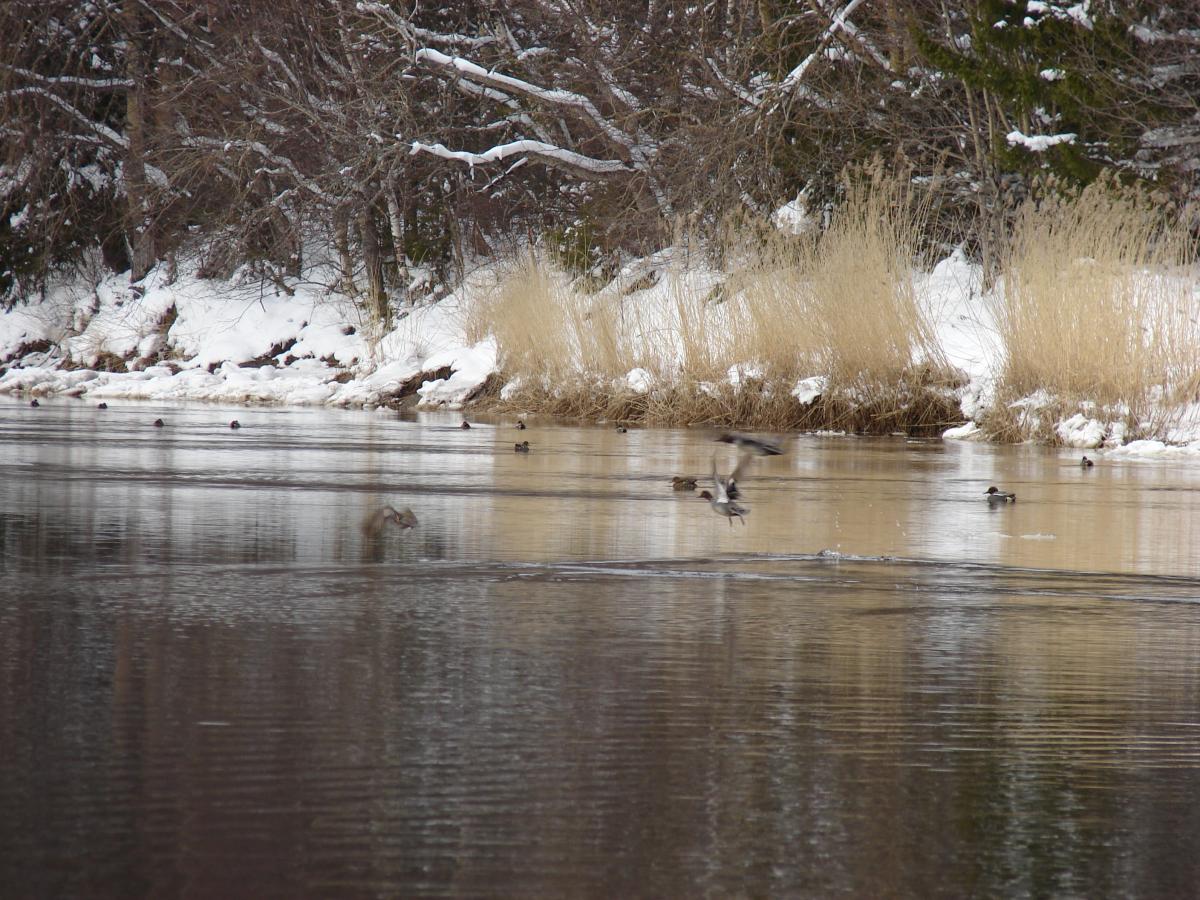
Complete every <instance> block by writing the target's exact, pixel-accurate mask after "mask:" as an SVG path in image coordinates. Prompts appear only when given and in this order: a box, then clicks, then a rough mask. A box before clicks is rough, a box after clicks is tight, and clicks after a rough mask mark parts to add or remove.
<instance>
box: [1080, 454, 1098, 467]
mask: <svg viewBox="0 0 1200 900" xmlns="http://www.w3.org/2000/svg"><path fill="white" fill-rule="evenodd" d="M1095 464H1096V463H1095V462H1094V461H1093V460H1090V459H1088V458H1087V456H1086V455H1085V456H1084V457H1083V459H1081V460H1080V461H1079V465H1080V466H1082V467H1083V468H1085V469H1090V468H1091V467H1092V466H1094V465H1095Z"/></svg>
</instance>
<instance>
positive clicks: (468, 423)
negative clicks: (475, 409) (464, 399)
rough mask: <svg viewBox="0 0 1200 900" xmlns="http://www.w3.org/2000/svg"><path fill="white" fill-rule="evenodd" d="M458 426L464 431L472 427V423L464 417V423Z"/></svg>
mask: <svg viewBox="0 0 1200 900" xmlns="http://www.w3.org/2000/svg"><path fill="white" fill-rule="evenodd" d="M458 427H459V428H461V429H462V430H463V431H466V430H467V429H468V428H470V427H471V423H470V422H468V421H467V420H466V419H463V421H462V424H461V425H459V426H458Z"/></svg>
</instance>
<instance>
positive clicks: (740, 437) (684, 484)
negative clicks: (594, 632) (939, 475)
mask: <svg viewBox="0 0 1200 900" xmlns="http://www.w3.org/2000/svg"><path fill="white" fill-rule="evenodd" d="M459 427H460V428H464V429H465V428H470V427H471V423H470V422H468V421H467V420H466V419H464V420H463V422H462V425H460V426H459ZM516 428H517V430H518V431H524V430H525V428H526V425H525V422H524V421H523V420H521V419H518V420H517V423H516ZM616 430H617V431H618V432H619V433H621V434H624V433H626V432H627V431H628V429H627V428H626V427H625V426H624V425H618V426H617V428H616ZM716 441H717V442H718V443H725V444H733V445H734V446H736V447H737V448H738V451H739V453H738V462H737V465H736V466H734V468H733V471H732V472H730V473H729V474H728V475H727V476H722V475H721V473H720V472H719V471H717V456H716V454H715V453H714V454H713V459H712V473H711V478H712V490H711V491H710V490H708V489H705V490H702V491H701V492H700V494H699V497H700V499H701V500H706V501H708V505H709V506H711V507H712V509H713V512H715V513H716V514H717V515H719V516H723V517H724V518H725V519H726V520H727V521H728V522H729V525H730V527H733V520H734V519H737V520H738V521H740V522H741V523H742V524H743V525H745V524H746V515H747V513H749V512H750V510H749V509H748V508H747V507H745V506H743V505H742V504H741V503H740V502H738V501H739V500H741V498H742V492H741V489H740V488H739V487H738V481H739V480H740V479H741V478H742V476H743V474H744V473H745V470H746V466H747V464H748V463H749V462H750V461H751V459H752V458H753V457H755V456H779V455H781V454H782V453H783V449H782V448H781V447H780V446H779V444H776V443H773V442H771V441H768V440H764V439H763V438H760V437H754V436H752V435H748V434H741V433H740V432H736V431H730V432H726V433H724V434H722V435H721V436H720V437H718V438H716ZM513 451H514V452H516V453H529V452H530V450H529V441H521V442H519V443H516V444H513ZM1079 465H1080V466H1081V467H1082V468H1084V469H1090V468H1092V467H1093V466H1095V462H1094V461H1093V460H1091V459H1088V457H1087V456H1084V457H1083V459H1082V460H1080V462H1079ZM698 486H699V480H698V479H697V478H693V477H691V476H684V475H676V476H674V477H673V478H672V479H671V487H672V488H674V489H675V490H677V491H694V490H696V488H697V487H698ZM984 497H985V498H986V499H987V502H988V505H989V506H995V505H1002V504H1007V503H1016V502H1017V495H1016V494H1014V493H1012V492H1010V491H1002V490H1000V489H999V488H998V487H996V486H994V485H993V486H992V487H989V488H988V489H987V490H986V491H984ZM389 523H391V524H393V525H396V526H398V527H399V528H401V529H409V528H412V527H413V526H414V525H416V524H417V517H416V515H414V514H413V511H412V510H411V509H409V508H408V507H405V508H404V509H401V510H397V509H395V508H394V507H392V506H384V507H383V508H382V509H378V510H376V511H375V512H373V513H372V514H371V515H370V516H368V517H367V520H366V521H365V522H364V523H363V530H364V531H365V532H367V533H368V534H377V533H378V532H379V531H380V530H381V529H382V528H383V527H384V526H385V525H387V524H389Z"/></svg>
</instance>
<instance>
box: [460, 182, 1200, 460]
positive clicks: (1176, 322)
mask: <svg viewBox="0 0 1200 900" xmlns="http://www.w3.org/2000/svg"><path fill="white" fill-rule="evenodd" d="M925 216H926V208H925V207H924V205H923V203H922V202H921V200H920V198H919V197H917V196H916V195H914V193H913V192H912V191H911V190H910V188H909V187H908V182H907V181H906V180H903V179H897V178H887V177H880V176H878V175H870V176H865V175H864V176H863V177H859V178H854V179H849V180H848V181H847V184H846V192H845V202H844V203H842V204H841V206H840V207H839V208H838V209H837V210H836V211H835V213H834V214H833V216H832V220H831V221H830V223H829V226H828V228H827V229H826V230H825V231H824V233H822V234H821V235H820V236H819V237H802V238H787V237H783V236H780V235H779V234H777V233H774V232H764V231H763V230H762V229H753V228H740V229H735V230H734V231H733V232H732V233H731V236H730V237H729V238H728V239H727V240H726V241H725V243H724V245H723V246H722V247H721V254H720V255H721V258H722V269H723V275H724V280H723V281H722V282H721V283H720V284H719V286H714V282H713V280H712V277H711V276H709V277H708V280H705V279H704V278H702V277H700V276H699V275H698V274H697V271H696V267H694V266H688V265H685V264H676V265H671V264H666V265H664V266H662V267H661V271H659V272H657V285H656V287H654V289H653V293H654V296H653V298H649V297H648V296H647V292H645V291H644V290H641V289H642V288H645V286H646V285H647V284H649V283H651V282H653V281H654V280H655V279H654V278H647V276H646V273H644V272H641V273H633V274H631V275H629V276H627V277H626V279H625V280H624V282H623V281H622V279H620V278H618V279H616V280H614V281H613V282H612V283H610V284H608V285H606V286H604V287H603V288H602V289H600V290H596V289H595V285H594V284H588V285H578V286H577V283H576V282H573V281H572V278H571V276H570V275H569V274H568V273H566V272H564V271H562V270H560V269H558V268H556V267H555V266H554V265H553V264H552V263H551V262H549V261H548V260H547V258H546V257H545V256H538V255H530V256H526V257H524V258H522V259H520V260H518V261H516V263H515V264H514V266H513V269H512V272H511V274H510V276H509V277H508V278H507V279H505V280H504V282H503V284H502V285H501V287H500V288H499V290H498V291H497V292H496V294H495V295H494V296H493V297H492V298H490V299H488V300H486V301H483V302H481V303H479V304H478V305H477V307H476V308H475V309H474V310H473V311H472V313H471V316H472V324H471V327H472V329H473V330H474V331H476V332H477V333H478V334H484V333H490V334H493V335H495V337H496V340H497V343H498V346H499V351H500V364H501V368H502V370H503V372H504V373H505V375H507V376H509V377H512V376H520V377H521V379H522V385H523V390H522V392H521V394H520V395H519V396H518V397H517V402H518V403H519V404H521V405H522V406H524V407H526V408H532V409H536V410H542V411H545V412H551V413H556V414H560V415H577V416H585V417H590V418H621V419H629V420H640V421H645V422H647V423H652V424H701V423H703V424H737V425H742V426H746V427H762V428H777V429H788V428H840V429H845V430H855V431H868V432H881V431H892V430H908V431H910V432H917V433H934V432H936V431H938V430H939V429H941V428H943V427H945V426H947V425H949V424H953V423H954V422H955V421H959V420H961V416H960V414H959V413H958V411H957V405H956V403H955V401H954V395H953V391H952V390H951V389H950V388H952V387H953V386H954V384H955V379H956V376H955V374H954V373H953V372H952V371H951V370H950V367H949V366H948V365H947V363H946V361H945V358H944V355H943V351H942V349H941V348H940V347H939V345H938V342H937V339H936V335H935V334H934V329H933V328H932V326H931V323H930V322H929V321H928V319H927V318H926V315H925V313H924V311H923V309H922V306H921V303H920V302H919V299H918V297H917V296H916V294H915V290H914V279H913V275H914V271H915V269H916V267H917V265H918V261H917V255H918V254H917V239H918V237H919V236H920V235H921V234H922V233H923V229H925V227H926V225H927V222H926V219H925ZM1180 222H1181V218H1180V217H1176V218H1172V217H1170V216H1168V215H1166V214H1165V213H1164V212H1163V208H1162V206H1161V204H1158V205H1156V204H1155V203H1152V202H1150V200H1149V199H1148V198H1147V197H1145V196H1142V195H1139V194H1136V193H1133V192H1129V191H1124V190H1121V189H1120V188H1119V187H1118V186H1117V185H1115V184H1113V183H1111V182H1104V183H1097V184H1095V185H1092V186H1091V187H1089V188H1087V189H1086V190H1084V191H1082V192H1080V193H1077V194H1075V195H1070V196H1068V195H1064V194H1063V193H1057V192H1053V191H1045V192H1043V193H1042V194H1041V196H1039V197H1038V198H1037V199H1035V200H1031V201H1030V202H1028V203H1027V204H1026V206H1025V207H1024V208H1023V209H1022V210H1021V211H1020V213H1019V215H1018V217H1017V223H1016V226H1015V229H1014V232H1013V234H1012V235H1011V242H1010V245H1009V248H1008V251H1007V253H1006V254H1005V256H1004V263H1003V267H1002V271H1001V273H1000V278H999V279H998V285H999V286H1000V287H999V289H998V290H996V291H993V292H992V293H991V295H990V296H991V297H992V298H993V299H992V301H991V302H992V310H991V312H992V314H993V317H994V319H995V322H996V325H997V328H998V329H999V332H1000V336H1001V341H1002V345H1003V350H1004V360H1003V368H1002V371H1001V372H1000V379H999V389H998V399H999V400H1000V402H999V403H998V404H997V405H996V406H995V408H994V410H993V413H992V415H991V418H990V419H989V421H988V422H987V423H986V424H987V425H988V427H989V429H990V430H991V432H992V434H993V435H994V436H998V437H1007V438H1014V439H1021V438H1025V437H1029V436H1031V435H1030V434H1029V430H1030V429H1031V428H1035V427H1039V426H1036V425H1030V424H1029V421H1032V420H1029V421H1026V420H1022V419H1021V417H1020V415H1019V413H1017V412H1012V409H1013V408H1012V407H1010V406H1009V404H1010V403H1012V402H1013V401H1015V400H1017V399H1019V398H1021V397H1025V396H1027V395H1029V394H1031V393H1033V392H1035V391H1038V390H1044V391H1045V392H1047V394H1048V395H1050V396H1053V397H1054V398H1055V401H1056V403H1057V404H1058V406H1057V408H1056V409H1055V410H1051V411H1048V415H1044V416H1042V417H1041V420H1040V421H1041V426H1040V427H1042V428H1043V433H1041V434H1040V435H1036V436H1041V437H1047V438H1050V439H1053V436H1052V434H1051V433H1048V432H1047V431H1046V425H1047V423H1048V422H1052V421H1053V420H1054V418H1056V417H1057V416H1056V415H1055V413H1060V414H1064V415H1069V414H1070V413H1071V412H1072V411H1075V410H1078V409H1094V406H1093V404H1095V405H1098V406H1100V407H1101V408H1102V409H1101V411H1102V412H1103V413H1104V414H1105V415H1108V416H1109V418H1118V417H1120V416H1121V415H1124V416H1125V418H1126V422H1127V425H1129V426H1134V427H1135V430H1136V427H1137V426H1144V425H1145V424H1146V423H1147V422H1153V421H1154V420H1156V418H1157V420H1159V421H1160V422H1161V420H1162V419H1163V410H1164V409H1166V408H1168V407H1170V406H1171V405H1172V404H1179V403H1182V402H1184V401H1189V400H1195V399H1196V395H1197V391H1198V390H1200V375H1198V374H1197V373H1198V372H1200V352H1198V350H1200V326H1198V325H1197V322H1196V321H1195V314H1194V310H1193V299H1192V297H1191V291H1192V283H1191V282H1190V281H1188V280H1187V279H1186V278H1183V277H1181V275H1180V273H1181V271H1182V267H1184V266H1187V265H1189V264H1191V263H1192V262H1193V261H1194V257H1193V255H1192V253H1191V250H1190V247H1191V245H1190V244H1189V242H1188V235H1187V231H1186V228H1185V227H1184V226H1183V225H1182V224H1180ZM733 366H739V367H740V377H738V378H736V379H731V378H729V377H728V373H729V371H730V369H731V367H733ZM634 368H643V369H646V370H647V371H649V372H650V373H651V375H652V381H653V383H654V388H653V390H651V391H649V392H648V393H641V394H639V393H636V392H634V391H632V390H630V389H629V388H628V386H626V385H625V384H624V383H623V381H622V379H623V376H624V375H625V374H626V373H628V372H629V371H630V370H631V369H634ZM813 375H820V376H823V377H824V378H825V379H826V384H827V387H826V390H825V393H824V395H823V396H822V397H821V398H820V399H819V400H817V401H816V402H814V403H811V404H807V405H806V404H801V403H800V402H799V401H798V400H797V399H796V398H795V397H793V396H792V388H793V387H794V386H795V384H796V383H797V381H798V380H800V379H802V378H806V377H809V376H813ZM731 382H732V383H731Z"/></svg>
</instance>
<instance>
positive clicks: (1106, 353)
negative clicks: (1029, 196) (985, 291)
mask: <svg viewBox="0 0 1200 900" xmlns="http://www.w3.org/2000/svg"><path fill="white" fill-rule="evenodd" d="M1192 262H1193V258H1192V251H1191V249H1190V243H1189V241H1188V235H1187V231H1186V228H1185V227H1184V225H1183V224H1182V220H1181V218H1179V217H1173V216H1171V215H1169V211H1164V208H1163V207H1162V205H1161V204H1155V203H1153V202H1151V201H1150V199H1149V198H1147V197H1145V196H1144V195H1141V194H1138V193H1135V192H1130V191H1122V190H1120V189H1119V188H1118V187H1117V186H1115V185H1113V184H1110V183H1107V182H1103V183H1096V184H1093V185H1091V186H1089V187H1088V188H1087V189H1085V190H1084V191H1082V192H1081V193H1080V194H1078V195H1077V196H1073V197H1072V196H1063V195H1062V194H1049V195H1047V196H1044V197H1041V198H1038V199H1034V200H1030V201H1028V202H1027V203H1026V204H1025V206H1024V207H1023V208H1022V210H1021V211H1020V215H1019V217H1018V220H1017V225H1016V228H1015V231H1014V234H1013V237H1012V242H1011V245H1010V248H1009V251H1008V254H1007V256H1006V258H1005V262H1004V268H1003V277H1002V285H1001V288H1002V289H1000V290H997V291H996V292H994V293H993V295H992V297H993V301H992V315H993V317H994V319H995V321H996V324H997V327H998V329H999V331H1000V335H1001V340H1002V344H1003V350H1004V360H1003V364H1002V368H1001V371H1000V379H999V390H998V400H999V401H1000V402H998V403H997V404H996V405H995V407H994V409H993V410H992V412H991V414H990V415H989V417H988V419H987V421H986V423H985V424H986V427H987V429H988V431H989V432H990V433H991V434H992V435H993V436H995V437H1000V438H1008V439H1021V438H1030V437H1034V438H1042V439H1047V440H1050V441H1053V439H1054V438H1053V434H1052V433H1049V432H1048V428H1049V423H1052V422H1053V421H1055V420H1057V419H1061V418H1065V417H1067V416H1069V415H1071V414H1072V413H1074V412H1078V411H1080V410H1084V411H1087V412H1088V413H1090V414H1093V415H1097V416H1099V417H1103V418H1106V419H1108V420H1112V421H1121V422H1123V424H1124V426H1125V427H1126V429H1127V431H1128V433H1130V434H1146V435H1152V434H1162V433H1163V432H1164V431H1165V430H1166V429H1167V428H1168V427H1169V424H1170V420H1171V418H1172V417H1173V416H1174V415H1175V413H1176V412H1177V411H1178V410H1179V409H1180V408H1181V407H1182V405H1183V404H1186V403H1187V402H1189V401H1192V400H1194V399H1195V397H1196V391H1197V372H1198V371H1200V368H1198V364H1200V328H1198V326H1197V322H1196V313H1195V309H1194V300H1193V298H1192V291H1193V283H1192V281H1191V280H1189V279H1188V278H1187V277H1183V273H1184V272H1185V271H1186V269H1185V267H1186V266H1188V265H1190V264H1191V263H1192ZM1035 392H1041V393H1042V395H1043V396H1044V397H1045V398H1046V402H1045V403H1044V404H1043V405H1042V408H1041V409H1040V410H1039V412H1038V414H1037V415H1036V416H1029V415H1028V414H1026V413H1025V412H1024V411H1023V408H1022V407H1020V406H1014V405H1013V404H1014V403H1016V402H1017V401H1019V400H1020V399H1021V398H1025V397H1028V396H1030V395H1032V394H1034V393H1035Z"/></svg>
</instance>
